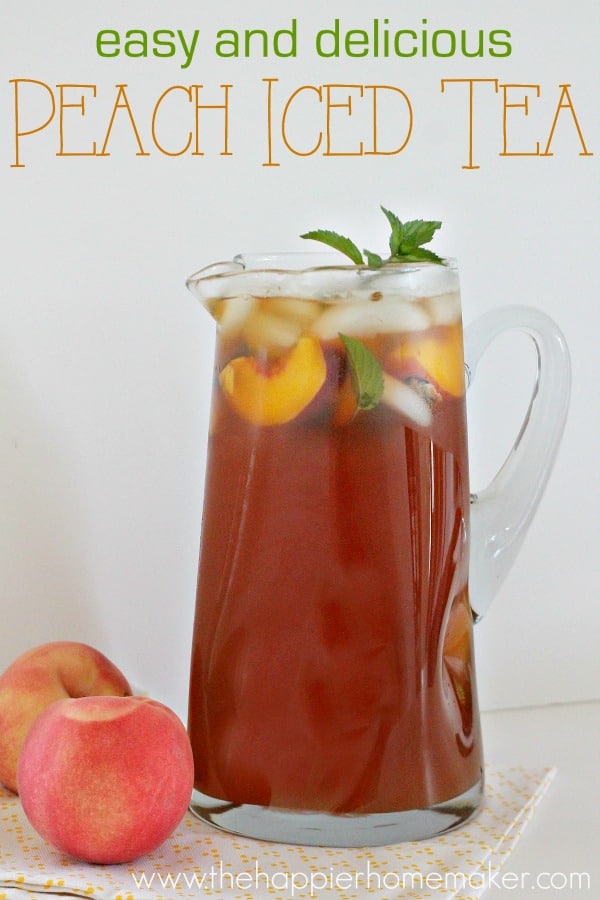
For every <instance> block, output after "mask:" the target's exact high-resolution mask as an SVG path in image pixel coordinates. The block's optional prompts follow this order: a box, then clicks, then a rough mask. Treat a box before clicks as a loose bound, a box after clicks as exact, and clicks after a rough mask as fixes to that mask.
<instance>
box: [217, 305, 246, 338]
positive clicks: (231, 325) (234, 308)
mask: <svg viewBox="0 0 600 900" xmlns="http://www.w3.org/2000/svg"><path fill="white" fill-rule="evenodd" d="M255 306H256V301H255V300H254V298H253V297H228V298H227V299H226V300H223V301H221V308H220V310H219V312H218V313H216V318H217V320H218V322H219V330H220V332H221V335H222V336H223V337H224V338H228V337H233V336H234V335H236V334H239V333H240V331H241V330H242V328H243V326H244V323H245V322H246V321H247V319H248V318H249V317H250V314H251V313H252V311H253V310H254V307H255Z"/></svg>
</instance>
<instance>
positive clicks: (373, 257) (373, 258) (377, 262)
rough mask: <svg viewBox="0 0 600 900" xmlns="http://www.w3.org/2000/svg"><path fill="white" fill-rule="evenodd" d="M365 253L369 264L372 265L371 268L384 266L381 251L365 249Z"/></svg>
mask: <svg viewBox="0 0 600 900" xmlns="http://www.w3.org/2000/svg"><path fill="white" fill-rule="evenodd" d="M363 253H364V254H365V259H366V260H367V265H368V266H370V268H371V269H380V268H381V267H382V265H383V259H382V258H381V256H380V255H379V253H373V252H372V251H371V250H363Z"/></svg>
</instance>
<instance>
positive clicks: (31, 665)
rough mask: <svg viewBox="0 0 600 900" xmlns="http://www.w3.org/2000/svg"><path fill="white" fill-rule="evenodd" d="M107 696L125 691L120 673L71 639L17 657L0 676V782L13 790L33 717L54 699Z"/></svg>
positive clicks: (124, 679) (129, 690) (124, 692)
mask: <svg viewBox="0 0 600 900" xmlns="http://www.w3.org/2000/svg"><path fill="white" fill-rule="evenodd" d="M101 694H113V695H116V696H121V697H122V696H126V695H130V694H131V688H130V686H129V684H128V682H127V679H126V678H125V676H124V675H123V673H122V672H120V671H119V669H117V667H116V666H114V665H113V663H111V662H110V660H108V659H107V658H106V656H104V655H103V654H102V653H100V652H99V651H98V650H94V648H93V647H89V646H88V645H87V644H81V643H78V642H76V641H55V642H52V643H49V644H42V645H41V646H39V647H34V648H33V649H32V650H28V651H27V652H26V653H23V654H22V655H21V656H19V657H18V658H17V659H15V660H14V662H13V663H11V665H10V666H9V667H8V669H6V671H5V672H4V673H3V674H2V675H1V676H0V782H2V784H4V785H5V786H6V787H7V788H10V790H11V791H15V792H16V791H17V763H18V759H19V754H20V752H21V747H22V746H23V741H24V740H25V738H26V736H27V733H28V732H29V729H30V728H31V726H32V725H33V722H34V721H35V719H36V718H37V717H38V716H39V714H40V713H41V712H43V710H45V709H46V707H47V706H49V705H50V704H51V703H54V701H55V700H62V699H64V698H66V697H87V696H91V695H101Z"/></svg>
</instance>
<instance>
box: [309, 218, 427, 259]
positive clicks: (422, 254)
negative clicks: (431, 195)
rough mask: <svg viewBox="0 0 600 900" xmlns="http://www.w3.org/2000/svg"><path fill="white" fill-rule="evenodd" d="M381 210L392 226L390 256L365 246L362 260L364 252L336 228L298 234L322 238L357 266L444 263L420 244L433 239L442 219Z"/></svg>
mask: <svg viewBox="0 0 600 900" xmlns="http://www.w3.org/2000/svg"><path fill="white" fill-rule="evenodd" d="M381 210H382V212H383V214H384V215H385V217H386V218H387V220H388V222H389V223H390V227H391V234H390V240H389V247H390V255H389V256H388V257H387V259H384V258H383V257H382V256H380V254H379V253H374V252H373V251H372V250H366V249H365V250H363V253H364V260H363V253H361V251H360V250H359V249H358V247H357V245H356V244H355V243H354V241H351V240H350V238H348V237H344V236H343V235H341V234H338V233H337V232H335V231H327V230H323V229H318V230H316V231H307V232H306V234H302V235H300V237H302V238H305V239H307V240H314V241H321V243H323V244H327V246H328V247H332V248H333V249H334V250H339V251H340V253H343V254H344V255H345V256H348V257H349V258H350V259H351V260H352V262H353V263H354V264H355V265H357V266H360V265H363V263H366V264H367V265H368V266H369V267H370V268H372V269H379V268H381V267H382V266H385V265H388V264H389V263H398V262H432V263H437V264H438V265H443V264H444V260H443V259H442V258H441V257H440V256H438V255H437V253H434V252H433V251H432V250H426V249H425V248H424V247H423V244H428V243H429V241H431V240H432V238H433V236H434V234H435V232H436V231H437V230H438V228H441V227H442V223H441V222H428V221H425V220H424V219H413V220H411V221H410V222H402V221H401V220H400V219H399V218H398V216H397V215H396V214H395V213H393V212H391V210H389V209H386V208H385V207H384V206H382V207H381Z"/></svg>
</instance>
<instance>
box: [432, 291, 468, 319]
mask: <svg viewBox="0 0 600 900" xmlns="http://www.w3.org/2000/svg"><path fill="white" fill-rule="evenodd" d="M426 303H427V308H428V310H429V314H430V315H431V319H432V321H433V324H434V325H451V324H452V323H453V322H459V321H460V297H459V296H458V294H456V293H451V294H438V295H437V296H436V297H429V299H428V300H427V301H426Z"/></svg>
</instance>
